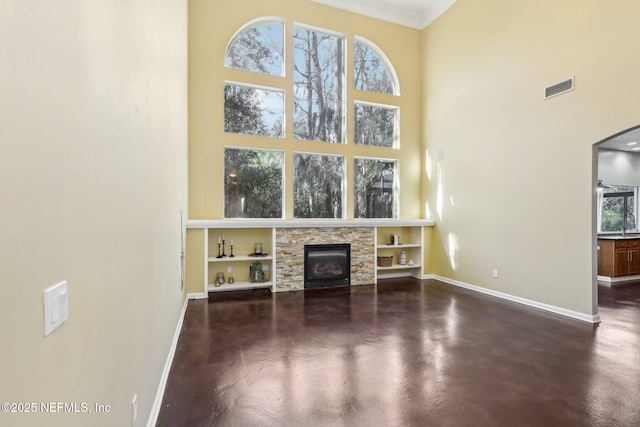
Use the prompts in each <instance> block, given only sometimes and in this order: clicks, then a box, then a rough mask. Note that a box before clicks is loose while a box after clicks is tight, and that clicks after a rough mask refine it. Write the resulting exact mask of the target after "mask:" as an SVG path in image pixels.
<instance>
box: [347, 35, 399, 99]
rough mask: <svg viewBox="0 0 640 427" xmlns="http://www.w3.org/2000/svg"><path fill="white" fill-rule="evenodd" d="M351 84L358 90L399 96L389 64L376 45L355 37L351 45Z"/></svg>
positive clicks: (395, 77)
mask: <svg viewBox="0 0 640 427" xmlns="http://www.w3.org/2000/svg"><path fill="white" fill-rule="evenodd" d="M353 84H354V87H355V88H356V89H358V90H365V91H369V92H379V93H386V94H389V95H400V85H399V84H398V77H397V76H396V73H395V71H394V69H393V67H392V66H391V62H390V61H389V60H388V59H387V57H386V56H385V55H384V54H383V53H382V50H380V49H379V48H378V47H377V46H376V45H374V44H373V43H371V42H370V41H369V40H366V39H364V38H362V37H357V36H356V37H355V42H354V44H353Z"/></svg>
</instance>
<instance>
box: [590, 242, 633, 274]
mask: <svg viewBox="0 0 640 427" xmlns="http://www.w3.org/2000/svg"><path fill="white" fill-rule="evenodd" d="M598 246H600V250H599V251H598V275H599V276H608V277H619V276H629V275H634V274H640V239H620V240H609V239H598Z"/></svg>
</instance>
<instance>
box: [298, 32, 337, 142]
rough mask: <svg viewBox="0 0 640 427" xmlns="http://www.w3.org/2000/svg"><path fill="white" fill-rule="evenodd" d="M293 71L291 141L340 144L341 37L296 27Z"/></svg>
mask: <svg viewBox="0 0 640 427" xmlns="http://www.w3.org/2000/svg"><path fill="white" fill-rule="evenodd" d="M293 68H294V69H293V97H294V99H293V134H294V136H295V138H296V139H304V140H309V141H323V142H333V143H338V144H342V143H344V128H345V113H344V110H345V98H346V97H345V83H344V73H345V55H344V37H343V36H340V35H337V34H332V33H328V32H325V31H319V30H315V29H310V28H306V27H301V26H296V27H295V28H294V30H293Z"/></svg>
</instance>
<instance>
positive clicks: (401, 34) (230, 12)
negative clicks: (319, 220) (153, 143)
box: [189, 0, 421, 219]
mask: <svg viewBox="0 0 640 427" xmlns="http://www.w3.org/2000/svg"><path fill="white" fill-rule="evenodd" d="M268 16H274V17H280V18H283V19H284V20H285V28H286V34H287V42H288V44H287V51H286V58H287V68H286V70H287V76H286V77H285V78H279V77H271V76H263V75H259V74H256V73H248V72H245V71H239V70H233V69H227V68H224V67H223V60H224V54H225V49H226V47H227V43H228V42H229V40H231V38H232V37H233V35H234V34H235V33H236V31H238V30H239V29H240V28H241V27H242V26H243V25H245V24H247V23H248V22H250V21H252V20H254V19H256V18H260V17H268ZM189 17H190V20H189V37H190V39H189V49H190V50H189V82H190V92H189V129H190V134H189V185H190V187H189V188H190V189H189V209H190V216H191V218H193V219H221V218H223V215H224V214H223V148H224V147H225V146H233V147H255V148H273V149H282V150H284V152H285V217H286V218H292V217H293V190H292V189H293V182H292V179H293V152H294V151H303V152H318V153H336V154H342V155H344V156H346V159H347V178H348V183H347V205H346V210H345V211H346V215H347V217H348V218H352V217H353V186H352V185H353V184H352V182H353V158H354V156H370V157H381V158H397V159H398V160H399V162H400V163H399V168H400V183H401V196H400V216H401V217H402V218H419V217H420V213H421V203H420V195H421V180H420V167H421V162H420V157H419V156H417V155H416V154H417V153H419V152H420V111H421V104H420V84H421V82H420V58H419V55H420V32H419V31H417V30H412V29H409V28H405V27H401V26H398V25H394V24H388V23H383V22H380V21H377V20H374V19H371V18H366V17H363V16H359V15H355V14H352V13H348V12H344V11H340V10H338V9H334V8H330V7H326V6H322V5H319V4H317V3H313V2H310V1H300V0H270V1H268V2H267V1H259V2H257V1H254V0H237V1H233V2H215V1H208V0H193V1H191V2H190V3H189ZM295 23H302V24H306V25H311V26H315V27H320V28H324V29H327V30H331V31H335V32H340V33H344V34H345V36H346V40H347V54H348V56H347V69H348V70H352V69H353V62H352V56H351V55H350V52H351V50H352V48H353V38H354V35H358V36H361V37H364V38H366V39H368V40H370V41H371V42H373V43H374V44H376V45H377V46H378V47H380V48H381V49H382V51H383V52H384V53H385V54H386V55H387V57H388V58H389V60H390V61H391V62H392V64H393V65H394V67H395V70H396V72H397V74H398V77H399V80H400V89H401V97H399V98H398V97H394V96H391V95H383V94H374V93H367V92H356V91H355V90H353V80H352V79H353V77H352V73H351V72H349V73H348V75H347V76H348V78H347V80H346V83H347V88H348V92H347V112H348V114H349V115H351V114H352V111H353V101H354V100H361V101H370V102H378V103H384V104H391V105H399V106H400V117H401V128H400V132H401V147H402V148H401V149H400V150H393V149H388V148H375V147H362V146H354V144H353V141H352V137H351V135H353V121H352V120H348V128H347V131H348V133H347V135H348V144H346V145H337V144H327V143H321V142H306V141H299V140H295V139H293V131H292V107H293V101H292V99H293V91H292V73H291V71H290V70H291V69H292V47H291V40H292V34H293V26H294V24H295ZM249 79H251V80H249ZM225 80H231V81H238V82H243V81H247V82H253V83H257V84H261V85H265V86H272V87H277V88H282V89H284V90H285V94H286V110H287V135H286V138H285V139H284V140H283V139H277V138H265V137H257V136H247V135H238V134H226V133H224V131H223V102H222V101H223V82H224V81H225Z"/></svg>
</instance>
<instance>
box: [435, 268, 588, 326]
mask: <svg viewBox="0 0 640 427" xmlns="http://www.w3.org/2000/svg"><path fill="white" fill-rule="evenodd" d="M424 278H425V279H435V280H439V281H441V282H444V283H448V284H450V285H454V286H458V287H461V288H465V289H469V290H472V291H475V292H480V293H482V294H486V295H491V296H493V297H496V298H500V299H504V300H507V301H511V302H515V303H518V304H523V305H526V306H529V307H533V308H537V309H540V310H544V311H549V312H551V313H554V314H559V315H561V316H565V317H570V318H572V319H576V320H581V321H583V322H588V323H600V316H599V315H597V314H596V315H588V314H584V313H579V312H577V311H572V310H567V309H564V308H561V307H556V306H554V305H549V304H544V303H541V302H538V301H533V300H530V299H526V298H520V297H516V296H513V295H510V294H505V293H504V292H498V291H493V290H491V289H487V288H483V287H481V286H476V285H471V284H469V283H464V282H460V281H458V280H453V279H449V278H448V277H442V276H438V275H436V274H427V275H425V276H424Z"/></svg>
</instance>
